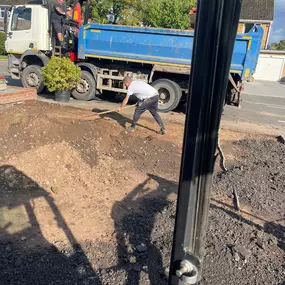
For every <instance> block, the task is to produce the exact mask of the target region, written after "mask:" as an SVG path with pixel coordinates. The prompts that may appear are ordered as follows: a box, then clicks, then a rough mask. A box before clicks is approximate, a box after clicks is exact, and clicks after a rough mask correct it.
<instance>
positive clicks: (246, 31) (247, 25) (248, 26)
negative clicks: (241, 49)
mask: <svg viewBox="0 0 285 285" xmlns="http://www.w3.org/2000/svg"><path fill="white" fill-rule="evenodd" d="M253 26H254V24H252V23H246V24H244V32H245V33H246V34H247V33H248V32H249V31H250V30H251V29H252V27H253Z"/></svg>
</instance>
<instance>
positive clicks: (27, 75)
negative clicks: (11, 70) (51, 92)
mask: <svg viewBox="0 0 285 285" xmlns="http://www.w3.org/2000/svg"><path fill="white" fill-rule="evenodd" d="M21 81H22V84H23V86H24V87H26V88H33V89H37V92H38V93H41V92H42V91H43V89H44V79H43V75H42V70H41V67H40V66H38V65H29V66H27V67H26V68H25V69H24V71H23V73H22V75H21Z"/></svg>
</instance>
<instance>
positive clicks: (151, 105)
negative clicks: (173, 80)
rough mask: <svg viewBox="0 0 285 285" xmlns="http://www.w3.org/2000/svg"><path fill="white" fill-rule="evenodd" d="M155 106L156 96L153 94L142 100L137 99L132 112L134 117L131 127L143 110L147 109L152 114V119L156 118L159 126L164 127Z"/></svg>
mask: <svg viewBox="0 0 285 285" xmlns="http://www.w3.org/2000/svg"><path fill="white" fill-rule="evenodd" d="M157 107H158V96H154V97H151V98H149V99H146V100H144V101H139V102H138V104H137V107H136V110H135V113H134V118H133V122H132V127H133V128H135V127H136V124H137V122H138V120H139V118H140V116H141V115H142V113H144V112H145V111H147V110H148V111H149V112H150V113H151V114H152V116H153V117H154V119H155V120H156V122H157V123H158V124H159V126H160V127H161V128H162V129H164V124H163V122H162V120H161V117H160V116H159V114H158V112H157Z"/></svg>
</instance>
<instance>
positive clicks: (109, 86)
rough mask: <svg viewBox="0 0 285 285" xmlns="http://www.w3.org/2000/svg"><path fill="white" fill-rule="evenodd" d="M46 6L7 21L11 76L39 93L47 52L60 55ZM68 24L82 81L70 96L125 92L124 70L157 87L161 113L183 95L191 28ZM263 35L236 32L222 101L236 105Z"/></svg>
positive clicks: (17, 9)
mask: <svg viewBox="0 0 285 285" xmlns="http://www.w3.org/2000/svg"><path fill="white" fill-rule="evenodd" d="M48 9H49V6H48V5H46V4H45V1H38V2H35V3H31V4H26V5H22V6H14V7H13V9H12V11H11V15H10V21H9V23H8V25H7V34H8V38H7V41H6V49H7V52H8V55H9V70H10V72H11V75H12V77H13V78H19V79H21V80H22V83H23V85H24V86H25V87H34V88H37V89H38V91H39V92H40V91H42V89H43V88H44V86H43V82H42V76H41V67H42V66H44V65H46V64H47V62H48V60H49V58H50V57H51V56H52V55H57V54H60V52H59V53H55V50H56V49H57V50H58V49H60V48H59V47H57V46H56V45H55V44H53V39H52V34H51V33H50V34H49V30H50V28H49V27H50V23H49V17H48V15H49V13H48ZM29 15H30V16H29ZM17 17H18V18H17ZM17 19H21V20H22V21H23V19H27V21H28V23H26V24H27V25H26V26H27V27H28V28H29V33H28V32H27V30H23V29H21V28H19V29H18V30H17V25H15V23H16V21H17ZM70 23H71V24H70V25H66V26H65V33H64V34H65V40H66V42H67V44H68V45H67V46H68V49H69V50H68V51H69V52H71V53H73V55H74V54H76V55H78V56H72V58H74V60H75V62H76V63H77V64H78V65H79V66H80V68H81V69H82V79H81V82H80V83H79V84H78V86H77V87H76V89H74V90H73V91H72V95H73V97H74V98H76V99H78V100H91V99H93V98H94V96H95V95H98V94H103V95H104V93H105V92H104V91H113V92H115V93H114V94H116V93H126V89H125V88H124V87H123V84H122V79H123V78H124V77H125V76H127V75H128V76H130V77H132V78H134V79H140V80H143V81H145V82H148V83H150V84H151V85H152V86H154V87H155V88H157V90H158V91H159V95H160V100H159V110H160V111H162V112H169V111H171V110H173V109H175V108H176V107H177V106H178V104H179V103H180V102H181V101H182V100H185V99H186V97H187V95H188V84H189V74H190V73H191V57H192V50H193V42H194V33H193V32H191V31H182V30H171V29H156V28H142V27H128V26H119V25H101V24H95V23H90V24H85V25H82V26H81V27H80V28H79V30H78V29H77V28H78V27H77V26H76V23H75V22H74V21H72V20H71V21H70ZM39 31H40V32H39ZM43 35H49V36H47V37H46V36H45V37H43ZM262 37H263V30H262V28H261V27H260V26H254V27H253V28H252V29H251V30H250V32H249V33H247V34H243V35H237V37H236V43H235V48H234V54H233V57H232V64H231V70H230V74H229V83H228V90H227V98H226V102H225V103H227V104H229V105H236V106H238V105H239V103H240V100H241V98H240V97H241V96H240V93H241V91H242V86H243V84H242V82H243V81H245V80H249V79H250V78H251V77H252V76H253V74H254V72H255V69H256V65H257V60H258V56H259V52H260V47H261V41H262ZM19 39H21V40H19ZM103 98H104V97H103Z"/></svg>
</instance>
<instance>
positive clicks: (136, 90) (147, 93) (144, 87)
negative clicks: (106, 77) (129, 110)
mask: <svg viewBox="0 0 285 285" xmlns="http://www.w3.org/2000/svg"><path fill="white" fill-rule="evenodd" d="M132 95H135V96H136V97H137V98H138V99H139V100H145V99H148V98H151V97H154V96H157V95H158V92H157V90H156V89H155V88H153V87H152V86H150V85H149V84H147V83H145V82H143V81H140V80H134V81H132V83H131V84H130V86H129V87H128V94H127V96H128V97H130V96H132Z"/></svg>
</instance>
